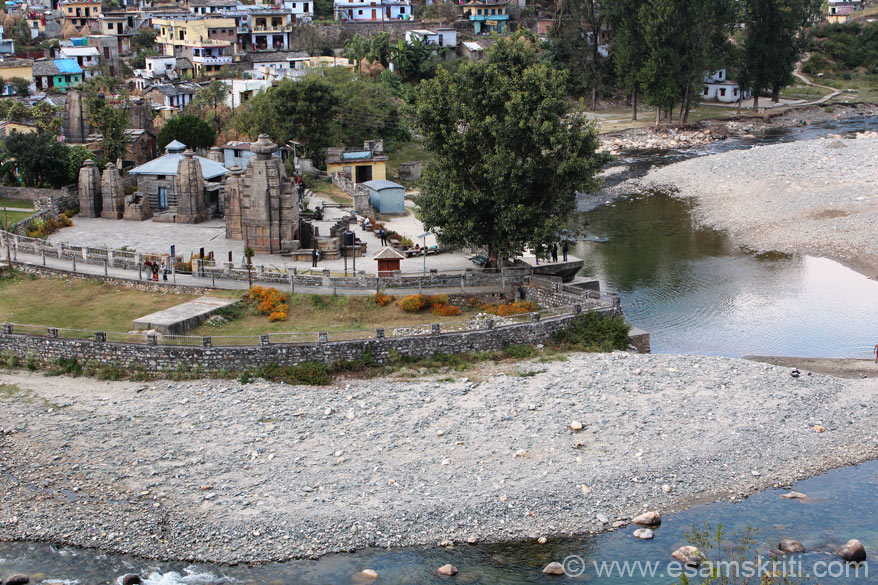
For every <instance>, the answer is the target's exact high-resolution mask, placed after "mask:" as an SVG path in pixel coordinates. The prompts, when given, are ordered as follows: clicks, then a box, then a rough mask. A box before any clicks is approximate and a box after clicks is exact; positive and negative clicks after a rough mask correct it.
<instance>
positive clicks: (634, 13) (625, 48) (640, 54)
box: [607, 0, 647, 117]
mask: <svg viewBox="0 0 878 585" xmlns="http://www.w3.org/2000/svg"><path fill="white" fill-rule="evenodd" d="M645 2H646V0H614V1H613V2H610V3H608V4H607V18H608V21H609V24H610V26H611V27H612V29H613V31H615V32H614V36H613V51H612V55H611V58H612V61H613V66H614V67H615V69H616V76H617V79H618V82H619V84H620V87H622V88H624V89H625V90H627V91H628V92H631V93H633V94H635V95H636V93H637V92H638V90H639V85H640V76H641V71H642V67H643V62H644V61H645V60H646V57H647V47H646V41H645V40H644V38H643V29H642V27H641V26H640V23H639V17H640V10H641V7H642V6H643V5H644V4H645ZM636 114H637V112H636V110H633V116H635V117H636Z"/></svg>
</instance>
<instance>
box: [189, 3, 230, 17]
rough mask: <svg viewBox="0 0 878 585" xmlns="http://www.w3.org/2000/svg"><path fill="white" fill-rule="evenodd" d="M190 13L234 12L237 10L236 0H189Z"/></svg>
mask: <svg viewBox="0 0 878 585" xmlns="http://www.w3.org/2000/svg"><path fill="white" fill-rule="evenodd" d="M188 7H189V12H191V13H192V14H213V13H214V12H234V11H236V10H238V2H237V0H189V2H188Z"/></svg>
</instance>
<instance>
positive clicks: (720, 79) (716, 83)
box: [701, 69, 750, 104]
mask: <svg viewBox="0 0 878 585" xmlns="http://www.w3.org/2000/svg"><path fill="white" fill-rule="evenodd" d="M740 92H741V88H739V87H738V82H737V81H732V80H731V79H728V78H727V77H726V70H725V69H720V70H718V71H714V72H713V73H710V74H708V75H705V76H704V89H703V90H702V93H701V100H702V101H706V102H709V101H714V102H721V103H725V104H733V103H735V102H737V101H738V100H739V99H747V98H749V97H750V90H749V89H745V90H744V95H743V97H742V96H741V93H740Z"/></svg>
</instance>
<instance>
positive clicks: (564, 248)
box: [561, 240, 570, 262]
mask: <svg viewBox="0 0 878 585" xmlns="http://www.w3.org/2000/svg"><path fill="white" fill-rule="evenodd" d="M569 251H570V242H568V241H567V240H564V241H563V242H561V255H562V257H563V258H564V262H567V252H569Z"/></svg>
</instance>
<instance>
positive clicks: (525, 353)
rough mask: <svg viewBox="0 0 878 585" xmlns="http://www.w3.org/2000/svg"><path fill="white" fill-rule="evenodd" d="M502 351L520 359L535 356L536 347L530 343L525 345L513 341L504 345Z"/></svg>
mask: <svg viewBox="0 0 878 585" xmlns="http://www.w3.org/2000/svg"><path fill="white" fill-rule="evenodd" d="M503 353H504V354H506V355H507V356H509V357H511V358H515V359H519V360H521V359H525V358H529V357H533V356H535V355H536V353H537V348H535V347H534V346H532V345H526V344H523V343H514V344H512V345H507V346H506V347H504V348H503Z"/></svg>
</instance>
